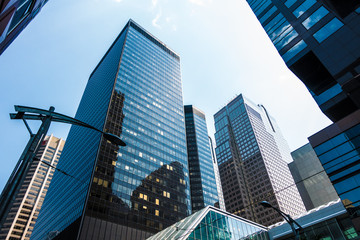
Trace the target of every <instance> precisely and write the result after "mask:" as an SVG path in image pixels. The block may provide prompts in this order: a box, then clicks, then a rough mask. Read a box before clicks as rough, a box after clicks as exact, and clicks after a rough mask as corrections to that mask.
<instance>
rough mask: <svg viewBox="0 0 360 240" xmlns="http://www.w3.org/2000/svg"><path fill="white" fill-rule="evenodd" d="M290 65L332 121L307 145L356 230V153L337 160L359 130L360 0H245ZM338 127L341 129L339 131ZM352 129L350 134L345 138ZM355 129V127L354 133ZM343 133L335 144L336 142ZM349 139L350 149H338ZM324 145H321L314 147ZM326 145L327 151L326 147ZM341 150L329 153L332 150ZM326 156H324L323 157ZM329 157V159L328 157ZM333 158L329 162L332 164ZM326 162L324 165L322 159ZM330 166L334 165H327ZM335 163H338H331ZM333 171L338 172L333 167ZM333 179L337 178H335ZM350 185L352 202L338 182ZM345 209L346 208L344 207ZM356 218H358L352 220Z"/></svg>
mask: <svg viewBox="0 0 360 240" xmlns="http://www.w3.org/2000/svg"><path fill="white" fill-rule="evenodd" d="M247 2H248V3H249V5H250V7H251V8H252V9H253V11H254V13H255V15H256V16H257V18H258V19H259V21H260V23H261V24H262V26H263V27H264V30H265V31H266V32H267V34H268V35H269V38H270V39H271V41H272V42H273V44H274V45H275V47H276V48H277V50H278V52H279V54H280V55H281V57H282V58H283V59H284V61H285V63H286V65H287V66H288V67H289V69H290V70H291V71H292V72H293V73H294V74H295V75H296V76H298V77H299V79H300V80H301V81H302V82H303V83H304V84H305V85H306V87H307V88H308V90H309V92H310V93H311V94H312V96H313V97H314V99H315V101H316V102H317V104H318V105H319V107H320V109H321V110H322V111H323V113H324V114H325V115H326V116H327V117H328V118H329V119H331V120H332V121H333V122H334V124H333V125H331V126H330V127H329V128H326V129H324V130H322V131H320V132H319V133H318V134H315V135H314V136H312V137H311V138H310V139H309V140H310V144H311V145H312V147H313V148H314V150H315V152H316V154H317V155H318V157H319V159H320V161H321V163H322V164H323V166H324V169H325V171H326V173H327V174H328V176H329V178H330V180H331V182H332V183H333V184H334V187H335V189H336V191H337V192H338V194H339V196H340V198H341V199H343V201H344V203H345V202H347V204H346V205H345V207H347V206H350V205H351V206H353V207H351V209H352V210H351V211H350V212H349V213H350V215H351V216H352V217H353V218H354V221H356V223H355V222H354V223H355V226H356V227H357V230H358V231H360V218H359V216H360V212H359V210H354V208H355V209H356V207H358V206H359V204H360V197H355V196H356V195H357V196H360V194H359V192H358V191H359V185H358V184H357V183H356V182H354V180H353V178H354V177H355V178H356V177H357V178H358V177H359V176H360V175H359V174H360V173H359V172H358V169H356V168H355V169H354V168H353V165H354V164H355V165H356V164H357V165H359V164H358V163H356V161H357V160H355V158H351V159H352V160H346V161H344V162H343V160H340V159H339V156H342V155H344V156H346V155H347V154H348V153H349V152H351V151H356V149H357V147H358V144H357V142H356V140H354V141H355V142H353V139H354V138H355V137H356V136H359V135H360V129H358V128H356V125H357V124H359V121H358V120H357V119H356V117H357V116H358V115H359V113H357V112H359V111H360V110H359V109H360V84H359V82H360V81H359V76H360V44H359V42H360V24H359V23H360V2H359V1H356V0H348V1H340V0H284V1H277V0H265V1H260V0H247ZM340 129H342V130H340ZM348 131H351V136H350V137H351V138H347V135H348ZM355 131H357V132H355ZM341 136H343V137H345V138H344V139H343V140H341V141H340V142H338V143H334V141H335V140H336V139H338V138H341ZM342 144H350V145H351V147H350V148H342ZM319 145H322V148H323V149H321V150H320V148H321V147H318V146H319ZM325 146H326V148H327V149H326V150H325V149H324V148H325ZM335 148H336V149H337V150H336V151H337V152H338V153H339V155H338V154H334V155H332V156H331V157H330V151H332V150H334V149H335ZM326 152H329V154H328V155H326V158H327V159H326V160H322V158H323V157H324V156H321V155H322V154H325V153H326ZM330 158H331V159H330ZM330 162H331V163H330ZM327 163H329V164H328V165H327V166H325V164H327ZM330 165H331V168H332V170H330V169H328V168H329V167H330ZM335 165H336V166H335ZM335 170H336V171H335ZM340 172H341V174H340V175H343V176H341V177H334V176H333V175H334V174H335V175H337V174H338V173H340ZM335 179H336V181H335ZM340 183H341V184H344V185H347V186H352V187H353V189H352V191H355V192H356V191H357V192H356V193H354V197H351V202H352V203H350V202H349V201H348V199H347V198H343V197H342V196H343V193H344V192H343V190H342V189H339V187H338V186H339V184H340ZM347 209H349V207H347ZM355 218H357V219H358V220H355Z"/></svg>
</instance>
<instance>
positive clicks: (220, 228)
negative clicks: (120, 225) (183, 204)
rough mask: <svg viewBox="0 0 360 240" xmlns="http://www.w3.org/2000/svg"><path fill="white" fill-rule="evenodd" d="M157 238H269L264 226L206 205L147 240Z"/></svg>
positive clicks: (230, 239) (229, 239)
mask: <svg viewBox="0 0 360 240" xmlns="http://www.w3.org/2000/svg"><path fill="white" fill-rule="evenodd" d="M159 239H162V240H165V239H173V240H185V239H189V240H197V239H199V240H200V239H201V240H206V239H209V240H210V239H223V240H235V239H236V240H240V239H241V240H247V239H249V240H250V239H254V240H268V239H269V238H268V233H267V228H266V227H264V226H262V225H260V224H257V223H254V222H251V221H249V220H246V219H244V218H241V217H238V216H236V215H233V214H230V213H227V212H224V211H222V210H220V209H218V208H215V207H212V206H207V207H206V208H204V209H202V210H200V211H198V212H196V213H194V214H192V215H191V216H189V217H187V218H184V219H183V220H181V221H179V222H177V223H175V224H173V225H172V226H170V227H168V228H166V229H164V230H162V231H161V232H158V233H157V234H155V235H153V236H151V237H150V238H148V240H159Z"/></svg>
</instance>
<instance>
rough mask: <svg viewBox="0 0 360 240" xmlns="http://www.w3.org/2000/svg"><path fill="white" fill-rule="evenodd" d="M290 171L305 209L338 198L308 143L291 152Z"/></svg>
mask: <svg viewBox="0 0 360 240" xmlns="http://www.w3.org/2000/svg"><path fill="white" fill-rule="evenodd" d="M291 156H292V158H293V159H294V161H293V162H291V163H289V164H288V165H289V169H290V172H291V174H292V176H293V178H294V180H295V183H296V186H297V188H298V190H299V193H300V196H301V198H302V200H303V202H304V205H305V208H306V210H307V211H309V210H311V209H314V208H317V207H319V206H321V205H324V204H327V203H328V202H331V201H335V200H337V199H339V196H338V195H337V193H336V191H335V189H334V187H333V185H332V184H331V182H330V180H329V177H328V176H327V174H326V173H325V171H324V168H323V166H322V165H321V163H320V160H319V158H318V157H317V156H316V153H315V151H314V149H313V148H312V147H311V145H310V143H308V144H305V145H304V146H302V147H300V148H298V149H296V150H295V151H293V152H292V153H291Z"/></svg>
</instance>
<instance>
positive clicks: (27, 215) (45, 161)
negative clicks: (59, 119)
mask: <svg viewBox="0 0 360 240" xmlns="http://www.w3.org/2000/svg"><path fill="white" fill-rule="evenodd" d="M64 144H65V141H64V140H62V139H60V138H56V137H54V136H52V135H51V136H46V137H45V139H44V141H43V142H42V143H41V145H40V147H39V150H38V152H37V154H36V159H35V160H34V161H33V162H32V164H31V167H30V170H29V172H28V173H27V175H26V178H25V181H24V182H23V184H22V185H21V188H20V191H19V192H18V193H17V195H16V197H15V200H14V202H13V203H12V206H11V207H10V208H11V210H10V211H9V213H8V215H7V217H6V219H5V221H4V223H3V224H2V226H1V227H0V239H4V240H17V239H23V240H29V239H30V236H31V233H32V231H33V229H34V225H35V223H36V220H37V218H38V215H39V212H40V209H41V207H42V204H43V201H44V198H45V196H46V193H47V190H48V188H49V185H50V183H51V180H52V177H53V174H54V171H55V169H54V168H51V167H50V166H49V165H51V166H54V167H56V166H57V164H58V161H59V158H60V156H61V153H62V150H63V147H64Z"/></svg>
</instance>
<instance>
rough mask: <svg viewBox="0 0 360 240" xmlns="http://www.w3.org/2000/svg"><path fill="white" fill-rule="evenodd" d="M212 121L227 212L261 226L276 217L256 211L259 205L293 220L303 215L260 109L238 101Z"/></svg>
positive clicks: (281, 146) (283, 149)
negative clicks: (275, 209)
mask: <svg viewBox="0 0 360 240" xmlns="http://www.w3.org/2000/svg"><path fill="white" fill-rule="evenodd" d="M214 118H215V128H216V133H215V139H216V156H217V160H218V165H219V171H220V177H221V183H222V187H223V193H224V200H225V206H226V210H227V211H229V212H231V213H234V214H236V215H239V216H241V217H244V218H247V219H249V220H252V221H255V222H258V223H260V224H263V225H271V224H274V223H276V222H278V221H280V220H281V217H280V216H279V215H278V214H277V213H276V212H275V211H273V210H272V209H264V208H263V207H262V206H260V205H259V203H260V202H261V201H265V200H266V201H268V202H270V203H271V204H272V205H273V206H276V207H278V208H280V209H281V210H282V211H284V212H286V213H287V214H290V215H292V216H294V215H298V214H300V213H302V212H304V211H305V207H304V204H303V202H302V200H301V197H300V195H299V192H298V190H297V188H296V186H295V183H294V179H293V178H292V176H291V173H290V171H289V168H288V166H287V163H288V162H290V161H291V155H290V150H289V148H288V147H287V144H286V141H285V140H284V138H283V136H282V134H281V131H280V129H279V128H278V126H277V124H276V122H275V120H274V118H272V117H271V116H270V115H269V113H268V112H267V110H266V109H265V107H264V106H263V105H256V104H254V103H252V102H251V101H250V100H248V99H246V98H245V97H243V96H242V95H239V96H237V97H236V98H235V99H233V100H232V101H230V102H229V103H228V104H227V105H226V106H225V107H224V108H222V109H221V110H220V111H218V112H217V113H216V114H215V115H214Z"/></svg>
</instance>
